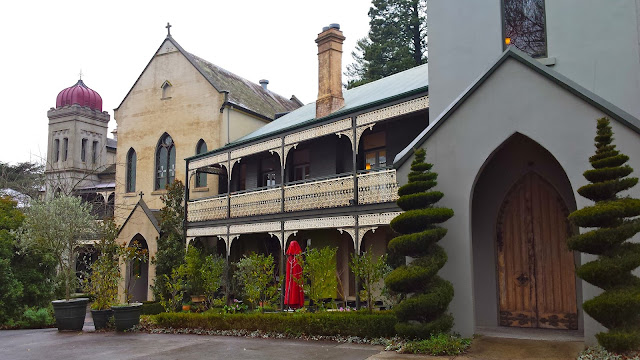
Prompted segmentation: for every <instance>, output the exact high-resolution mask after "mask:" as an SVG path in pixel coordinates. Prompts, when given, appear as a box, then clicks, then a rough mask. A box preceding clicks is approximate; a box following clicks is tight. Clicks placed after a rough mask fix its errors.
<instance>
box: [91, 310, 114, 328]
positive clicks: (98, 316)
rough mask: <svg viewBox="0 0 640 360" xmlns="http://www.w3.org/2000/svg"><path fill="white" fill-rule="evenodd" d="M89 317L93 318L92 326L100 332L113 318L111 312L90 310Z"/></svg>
mask: <svg viewBox="0 0 640 360" xmlns="http://www.w3.org/2000/svg"><path fill="white" fill-rule="evenodd" d="M91 317H93V326H95V327H96V330H102V329H105V328H106V327H107V324H108V323H109V319H111V318H112V317H113V310H111V309H106V310H91Z"/></svg>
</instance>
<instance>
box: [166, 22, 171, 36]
mask: <svg viewBox="0 0 640 360" xmlns="http://www.w3.org/2000/svg"><path fill="white" fill-rule="evenodd" d="M165 27H166V28H167V36H171V24H169V23H167V26H165Z"/></svg>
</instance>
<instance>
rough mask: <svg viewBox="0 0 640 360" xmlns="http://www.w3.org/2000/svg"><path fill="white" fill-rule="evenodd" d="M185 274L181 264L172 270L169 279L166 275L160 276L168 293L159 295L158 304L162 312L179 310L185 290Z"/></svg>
mask: <svg viewBox="0 0 640 360" xmlns="http://www.w3.org/2000/svg"><path fill="white" fill-rule="evenodd" d="M185 272H186V270H185V266H184V264H183V265H180V266H178V267H177V268H175V269H173V270H172V271H171V276H170V277H169V276H167V274H164V275H162V276H163V278H164V280H165V284H166V291H167V292H168V295H164V294H162V293H161V294H160V304H161V305H162V307H163V308H164V311H167V312H172V311H177V310H178V309H180V308H181V306H182V299H183V298H184V290H185V288H186V281H185Z"/></svg>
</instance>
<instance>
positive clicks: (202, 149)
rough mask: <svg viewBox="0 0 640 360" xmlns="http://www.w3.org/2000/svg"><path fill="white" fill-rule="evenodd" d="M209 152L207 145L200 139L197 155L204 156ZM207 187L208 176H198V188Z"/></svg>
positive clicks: (203, 174)
mask: <svg viewBox="0 0 640 360" xmlns="http://www.w3.org/2000/svg"><path fill="white" fill-rule="evenodd" d="M206 152H207V143H206V142H204V140H202V139H200V141H198V145H196V154H204V153H206ZM205 186H207V174H205V173H200V174H198V175H196V187H205Z"/></svg>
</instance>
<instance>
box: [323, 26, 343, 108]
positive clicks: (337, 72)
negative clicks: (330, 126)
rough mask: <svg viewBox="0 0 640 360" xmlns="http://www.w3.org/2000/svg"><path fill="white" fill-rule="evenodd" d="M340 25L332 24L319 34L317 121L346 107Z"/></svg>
mask: <svg viewBox="0 0 640 360" xmlns="http://www.w3.org/2000/svg"><path fill="white" fill-rule="evenodd" d="M344 39H345V37H344V36H343V35H342V31H340V25H338V24H331V25H329V26H327V27H324V28H323V29H322V32H321V33H320V34H318V38H317V39H316V43H317V44H318V100H316V119H319V118H321V117H325V116H327V115H329V114H331V113H332V112H334V111H336V110H338V109H340V108H342V107H343V106H344V98H343V97H342V42H343V41H344Z"/></svg>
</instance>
